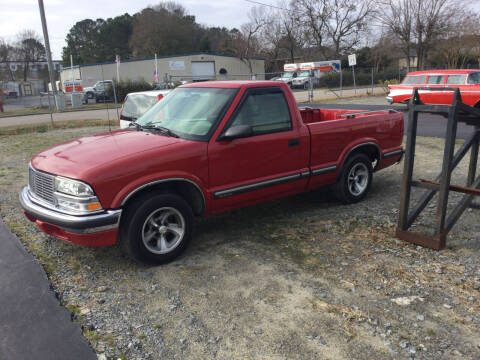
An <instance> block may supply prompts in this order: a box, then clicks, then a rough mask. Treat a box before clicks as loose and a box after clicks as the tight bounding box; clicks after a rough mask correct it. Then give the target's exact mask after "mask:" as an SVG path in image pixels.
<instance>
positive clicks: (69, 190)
mask: <svg viewBox="0 0 480 360" xmlns="http://www.w3.org/2000/svg"><path fill="white" fill-rule="evenodd" d="M54 195H55V198H56V200H57V207H58V209H60V210H63V211H66V212H72V213H77V214H87V213H90V212H94V211H99V210H102V205H101V204H100V202H99V201H98V198H97V197H96V196H95V193H94V192H93V189H92V188H91V187H90V185H88V184H85V183H84V182H81V181H78V180H72V179H67V178H64V177H61V176H57V177H56V178H55V194H54Z"/></svg>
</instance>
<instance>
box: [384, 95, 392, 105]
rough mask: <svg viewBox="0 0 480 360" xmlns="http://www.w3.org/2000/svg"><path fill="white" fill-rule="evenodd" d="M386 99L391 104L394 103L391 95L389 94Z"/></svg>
mask: <svg viewBox="0 0 480 360" xmlns="http://www.w3.org/2000/svg"><path fill="white" fill-rule="evenodd" d="M385 99H387V101H388V103H389V104H393V99H392V98H391V97H390V96H387V97H386V98H385Z"/></svg>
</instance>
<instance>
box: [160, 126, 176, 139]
mask: <svg viewBox="0 0 480 360" xmlns="http://www.w3.org/2000/svg"><path fill="white" fill-rule="evenodd" d="M154 128H155V129H157V130H160V131H161V132H162V133H165V134H167V135H168V136H171V137H174V138H179V137H180V136H178V134H176V133H174V132H173V131H172V130H170V129H167V128H166V127H163V126H154Z"/></svg>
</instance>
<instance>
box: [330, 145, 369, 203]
mask: <svg viewBox="0 0 480 360" xmlns="http://www.w3.org/2000/svg"><path fill="white" fill-rule="evenodd" d="M352 176H353V177H352ZM355 176H356V177H355ZM372 179H373V168H372V162H371V161H370V159H369V158H368V156H367V155H365V154H361V153H360V154H355V155H352V156H351V157H349V158H348V159H347V160H346V162H345V164H344V166H343V169H342V173H341V174H340V177H339V178H338V181H337V183H336V184H335V187H334V190H335V195H336V197H337V198H338V200H340V201H341V202H342V203H344V204H353V203H356V202H359V201H361V200H363V199H364V198H365V196H367V194H368V191H369V190H370V187H371V186H372Z"/></svg>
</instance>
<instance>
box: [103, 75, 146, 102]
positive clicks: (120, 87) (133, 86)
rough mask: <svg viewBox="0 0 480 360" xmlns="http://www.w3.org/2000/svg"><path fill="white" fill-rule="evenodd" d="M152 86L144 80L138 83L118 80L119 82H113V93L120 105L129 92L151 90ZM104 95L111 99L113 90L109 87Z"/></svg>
mask: <svg viewBox="0 0 480 360" xmlns="http://www.w3.org/2000/svg"><path fill="white" fill-rule="evenodd" d="M153 89H154V86H152V84H150V83H148V82H146V81H145V80H143V79H141V80H140V81H132V80H130V79H128V80H120V82H118V83H117V82H115V91H116V93H117V101H118V102H119V103H122V102H123V101H124V100H125V97H126V96H127V94H129V93H131V92H137V91H148V90H153ZM106 95H107V96H108V97H109V98H110V99H113V98H114V97H113V88H112V86H109V87H108V88H107V90H106Z"/></svg>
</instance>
